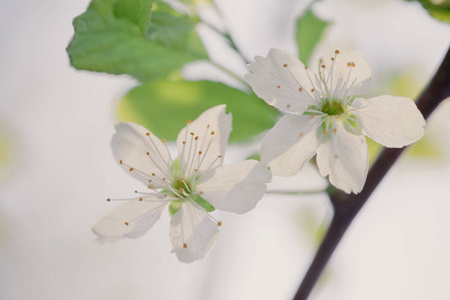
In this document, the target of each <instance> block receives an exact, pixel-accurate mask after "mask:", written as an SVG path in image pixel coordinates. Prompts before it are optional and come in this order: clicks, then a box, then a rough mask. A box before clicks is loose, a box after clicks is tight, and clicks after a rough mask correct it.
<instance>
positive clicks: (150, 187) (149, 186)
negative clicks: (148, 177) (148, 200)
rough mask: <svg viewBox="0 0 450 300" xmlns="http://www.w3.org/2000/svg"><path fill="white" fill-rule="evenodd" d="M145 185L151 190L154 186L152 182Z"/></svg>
mask: <svg viewBox="0 0 450 300" xmlns="http://www.w3.org/2000/svg"><path fill="white" fill-rule="evenodd" d="M147 187H148V188H149V189H151V190H153V189H154V188H155V186H154V185H153V184H149V185H148V186H147Z"/></svg>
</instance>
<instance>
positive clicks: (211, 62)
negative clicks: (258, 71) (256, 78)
mask: <svg viewBox="0 0 450 300" xmlns="http://www.w3.org/2000/svg"><path fill="white" fill-rule="evenodd" d="M209 63H210V64H211V65H213V66H214V67H216V68H217V69H219V70H221V71H222V72H224V73H226V74H228V75H229V76H231V77H233V78H234V79H236V80H237V81H239V82H240V83H242V84H244V85H245V86H246V87H250V86H249V84H248V83H247V81H245V80H244V79H243V78H242V77H241V76H239V75H237V74H235V73H233V72H232V71H230V70H228V69H227V68H225V67H223V66H221V65H219V64H218V63H215V62H213V61H211V60H210V61H209Z"/></svg>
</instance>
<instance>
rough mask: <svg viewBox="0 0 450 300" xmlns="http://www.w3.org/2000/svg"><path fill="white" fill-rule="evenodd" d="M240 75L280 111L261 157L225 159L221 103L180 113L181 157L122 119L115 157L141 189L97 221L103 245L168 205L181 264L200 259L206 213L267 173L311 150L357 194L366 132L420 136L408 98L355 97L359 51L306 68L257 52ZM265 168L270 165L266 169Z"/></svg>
mask: <svg viewBox="0 0 450 300" xmlns="http://www.w3.org/2000/svg"><path fill="white" fill-rule="evenodd" d="M249 68H250V70H251V71H252V73H250V74H248V75H246V79H247V81H248V82H249V83H250V85H251V86H252V88H253V90H254V91H255V93H256V94H257V95H258V96H259V97H260V98H262V99H264V100H265V101H266V102H267V103H268V104H270V105H272V106H275V107H276V108H278V109H279V110H280V111H281V112H283V113H285V115H284V116H283V117H281V119H280V120H279V121H278V123H277V124H276V125H275V126H274V127H273V128H272V129H271V130H270V131H269V132H268V134H267V135H266V137H265V139H264V141H263V143H262V146H261V163H260V162H257V161H255V160H246V161H243V162H239V163H235V164H232V165H229V166H222V160H223V155H224V153H225V148H226V145H227V141H228V138H229V135H230V132H231V127H232V126H231V114H226V112H225V105H220V106H216V107H213V108H211V109H209V110H207V111H205V112H204V113H203V114H201V115H200V116H199V117H198V118H197V119H196V120H195V121H193V122H190V121H187V125H186V127H185V128H184V129H183V130H181V132H180V134H179V135H178V138H177V145H178V151H179V157H178V158H177V159H176V160H173V159H172V157H171V155H170V153H169V150H168V149H167V147H166V145H165V140H160V139H159V138H157V137H156V136H155V135H154V134H152V133H151V132H150V131H148V130H146V129H145V128H143V127H142V126H139V125H137V124H134V123H120V124H118V125H117V127H116V128H117V133H116V134H115V135H114V137H113V140H112V148H113V152H114V156H115V157H116V159H117V160H118V161H119V162H120V165H121V166H122V167H123V168H124V169H125V170H126V171H127V172H128V173H130V174H131V175H133V176H134V177H136V178H137V179H138V180H140V181H142V182H143V183H144V184H145V185H146V186H147V187H148V190H147V191H146V192H139V191H135V192H136V193H137V196H136V197H134V198H131V199H108V201H116V200H125V201H126V203H124V204H122V205H121V206H118V207H117V208H115V209H114V210H112V211H111V212H110V213H109V214H107V215H106V216H105V217H103V218H102V219H100V220H99V221H98V222H97V223H96V224H95V225H94V226H93V231H94V233H95V234H96V235H97V236H98V241H99V242H100V243H112V242H116V241H118V240H120V239H122V238H138V237H140V236H142V235H143V234H145V233H146V232H147V231H148V230H149V229H150V228H151V227H152V226H153V224H154V223H155V222H156V221H157V220H158V219H159V217H160V215H161V213H162V211H163V209H164V208H165V207H167V206H168V207H169V213H170V215H171V216H172V219H171V222H170V239H171V242H172V246H173V250H172V252H175V254H176V255H177V257H178V259H179V260H180V261H182V262H186V263H189V262H193V261H195V260H199V259H201V258H203V257H204V256H205V255H206V253H207V252H208V250H209V249H210V248H211V247H212V245H213V244H214V242H215V241H216V239H217V237H218V234H219V230H218V227H219V226H221V225H222V222H220V221H217V220H216V219H215V218H214V217H212V216H211V215H210V214H209V212H211V211H213V210H215V209H216V208H217V209H219V210H224V211H230V212H235V213H245V212H248V211H250V210H251V209H253V208H254V207H255V206H256V204H257V202H258V201H259V200H260V199H261V198H262V196H263V195H264V193H265V191H266V184H267V183H269V182H270V180H271V177H272V175H271V173H272V174H274V175H280V176H292V175H295V174H297V173H298V172H299V171H300V170H301V169H302V167H303V165H304V164H305V163H306V162H307V161H308V160H309V159H311V158H312V157H313V156H314V155H315V154H317V156H316V160H317V165H318V167H319V171H320V174H321V175H322V176H329V181H330V183H331V184H333V185H334V186H335V187H337V188H338V189H341V190H343V191H344V192H346V193H350V192H353V193H359V192H360V191H361V190H362V188H363V186H364V183H365V180H366V176H367V172H368V149H367V144H366V140H365V137H364V135H367V136H369V137H370V138H371V139H373V140H374V141H377V142H379V143H381V144H383V145H384V146H387V147H403V146H405V145H408V144H411V143H413V142H415V141H417V140H418V139H420V138H421V137H422V135H423V133H424V126H425V120H424V119H423V117H422V115H421V113H420V111H419V110H418V109H417V107H416V105H415V104H414V102H413V101H412V100H411V99H409V98H405V97H394V96H379V97H375V98H371V99H363V98H359V97H358V95H360V94H362V93H364V92H365V91H366V89H367V88H368V86H369V82H370V77H371V75H370V74H371V72H370V68H369V67H368V65H367V64H366V62H365V61H364V59H363V58H362V56H361V55H360V54H359V53H358V52H351V53H349V54H340V53H339V51H337V50H336V52H335V55H334V57H331V58H330V59H328V60H324V61H320V62H319V72H318V73H319V74H318V75H316V74H315V73H313V72H311V71H310V70H309V69H308V68H307V67H306V66H304V65H303V64H302V63H301V62H300V61H299V60H298V59H297V58H296V57H295V56H294V55H292V54H291V53H289V52H287V51H283V50H278V49H272V50H270V52H269V53H268V55H267V56H266V57H259V56H257V57H255V62H252V63H251V64H250V65H249ZM268 167H269V168H270V171H269V168H268Z"/></svg>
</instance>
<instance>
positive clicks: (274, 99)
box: [245, 49, 316, 112]
mask: <svg viewBox="0 0 450 300" xmlns="http://www.w3.org/2000/svg"><path fill="white" fill-rule="evenodd" d="M248 68H249V69H250V71H252V73H250V74H247V75H245V79H246V80H247V81H248V82H249V83H250V85H251V87H252V88H253V91H254V92H255V93H256V95H258V97H260V98H262V99H264V101H266V102H267V103H268V104H270V105H272V106H275V107H276V108H278V109H279V110H281V111H285V112H302V111H304V110H305V108H306V107H307V106H308V105H312V104H315V103H316V102H315V101H314V100H313V98H314V96H313V95H312V93H311V89H313V86H312V84H311V82H310V79H309V78H308V74H309V76H310V78H311V80H314V73H313V72H311V71H309V70H305V65H303V63H302V62H301V61H299V60H298V58H297V57H295V56H294V55H293V54H292V53H290V52H288V51H284V50H279V49H270V51H269V53H268V54H267V56H266V57H261V56H256V57H255V61H254V62H252V63H250V64H249V65H248ZM300 89H301V90H300ZM308 95H309V96H308Z"/></svg>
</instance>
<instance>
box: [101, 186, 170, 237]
mask: <svg viewBox="0 0 450 300" xmlns="http://www.w3.org/2000/svg"><path fill="white" fill-rule="evenodd" d="M145 199H146V200H143V201H139V200H129V201H127V202H126V203H124V204H122V205H120V206H118V207H116V208H115V209H113V210H112V211H110V212H109V213H108V214H107V215H106V216H104V217H103V218H101V219H100V220H98V221H97V222H96V223H95V225H94V226H93V227H92V231H93V232H94V233H95V234H96V235H97V236H98V239H97V240H98V241H99V242H100V243H102V244H109V243H114V242H117V241H118V240H120V239H123V238H130V239H135V238H138V237H140V236H142V235H144V234H145V233H146V232H147V231H148V230H149V229H150V228H151V227H152V226H153V225H154V224H155V222H156V221H157V220H158V219H159V217H160V216H161V212H162V211H163V209H164V207H166V205H167V204H168V202H167V201H164V202H160V201H162V198H161V197H160V196H159V195H155V196H153V195H152V196H146V197H145ZM147 200H148V201H147ZM151 201H154V202H151ZM157 201H158V202H157ZM125 222H127V223H128V225H126V224H125Z"/></svg>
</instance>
